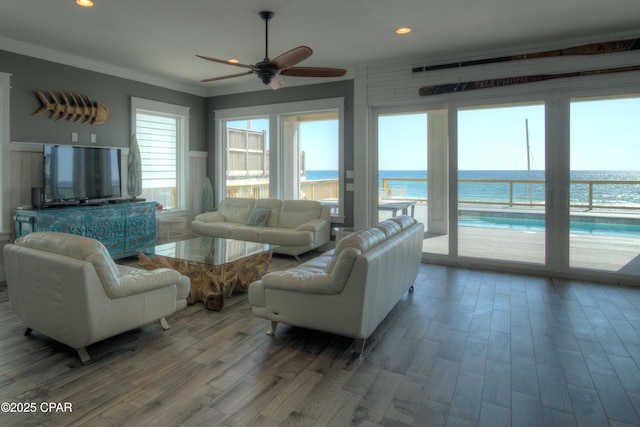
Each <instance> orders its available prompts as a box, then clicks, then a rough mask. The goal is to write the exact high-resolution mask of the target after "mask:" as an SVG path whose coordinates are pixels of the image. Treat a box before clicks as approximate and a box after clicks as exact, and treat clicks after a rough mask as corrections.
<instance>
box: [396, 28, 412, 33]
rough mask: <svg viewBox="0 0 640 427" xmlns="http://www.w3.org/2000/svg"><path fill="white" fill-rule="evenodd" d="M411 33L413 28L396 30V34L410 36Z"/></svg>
mask: <svg viewBox="0 0 640 427" xmlns="http://www.w3.org/2000/svg"><path fill="white" fill-rule="evenodd" d="M410 32H411V28H409V27H402V28H398V29H397V30H396V34H409V33H410Z"/></svg>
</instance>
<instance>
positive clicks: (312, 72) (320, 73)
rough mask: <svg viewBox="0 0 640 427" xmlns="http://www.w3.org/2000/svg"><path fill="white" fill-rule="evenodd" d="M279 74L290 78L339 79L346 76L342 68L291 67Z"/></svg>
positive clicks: (345, 71)
mask: <svg viewBox="0 0 640 427" xmlns="http://www.w3.org/2000/svg"><path fill="white" fill-rule="evenodd" d="M280 74H281V75H283V76H292V77H341V76H344V75H345V74H347V70H344V69H342V68H323V67H291V68H287V69H286V70H282V71H281V72H280Z"/></svg>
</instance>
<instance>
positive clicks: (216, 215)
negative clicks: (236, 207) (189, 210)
mask: <svg viewBox="0 0 640 427" xmlns="http://www.w3.org/2000/svg"><path fill="white" fill-rule="evenodd" d="M195 219H196V220H198V221H202V222H214V221H224V216H222V214H221V213H220V212H205V213H201V214H199V215H196V217H195Z"/></svg>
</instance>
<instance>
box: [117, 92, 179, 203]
mask: <svg viewBox="0 0 640 427" xmlns="http://www.w3.org/2000/svg"><path fill="white" fill-rule="evenodd" d="M189 110H190V109H189V107H185V106H182V105H175V104H169V103H166V102H159V101H152V100H148V99H143V98H136V97H131V134H132V135H133V134H135V130H136V128H137V125H136V124H137V120H136V118H137V114H138V113H145V114H151V115H154V114H155V115H159V116H165V117H166V116H171V117H174V118H175V119H176V122H177V129H176V206H175V207H174V208H173V209H172V210H178V209H181V210H182V209H187V207H188V204H187V203H188V201H187V197H188V190H187V185H188V170H189V169H188V163H187V162H188V158H189ZM123 175H124V176H125V177H126V176H127V174H126V173H123ZM123 185H124V186H126V183H123Z"/></svg>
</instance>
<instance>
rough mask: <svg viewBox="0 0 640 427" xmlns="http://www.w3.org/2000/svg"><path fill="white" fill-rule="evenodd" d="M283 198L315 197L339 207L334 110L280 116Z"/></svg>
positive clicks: (334, 212)
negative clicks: (282, 155) (282, 154)
mask: <svg viewBox="0 0 640 427" xmlns="http://www.w3.org/2000/svg"><path fill="white" fill-rule="evenodd" d="M282 125H283V126H282V129H283V132H282V146H283V153H284V158H285V159H289V160H286V161H285V164H284V165H283V168H282V169H283V170H282V174H283V184H284V186H283V187H284V195H285V198H292V199H300V200H317V201H319V202H321V203H323V204H325V205H329V206H330V208H331V213H332V214H333V215H337V214H338V213H339V209H340V191H339V189H340V184H339V176H340V175H339V174H340V172H339V170H340V135H339V122H338V112H337V111H322V112H310V113H305V114H293V115H287V116H283V117H282Z"/></svg>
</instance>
